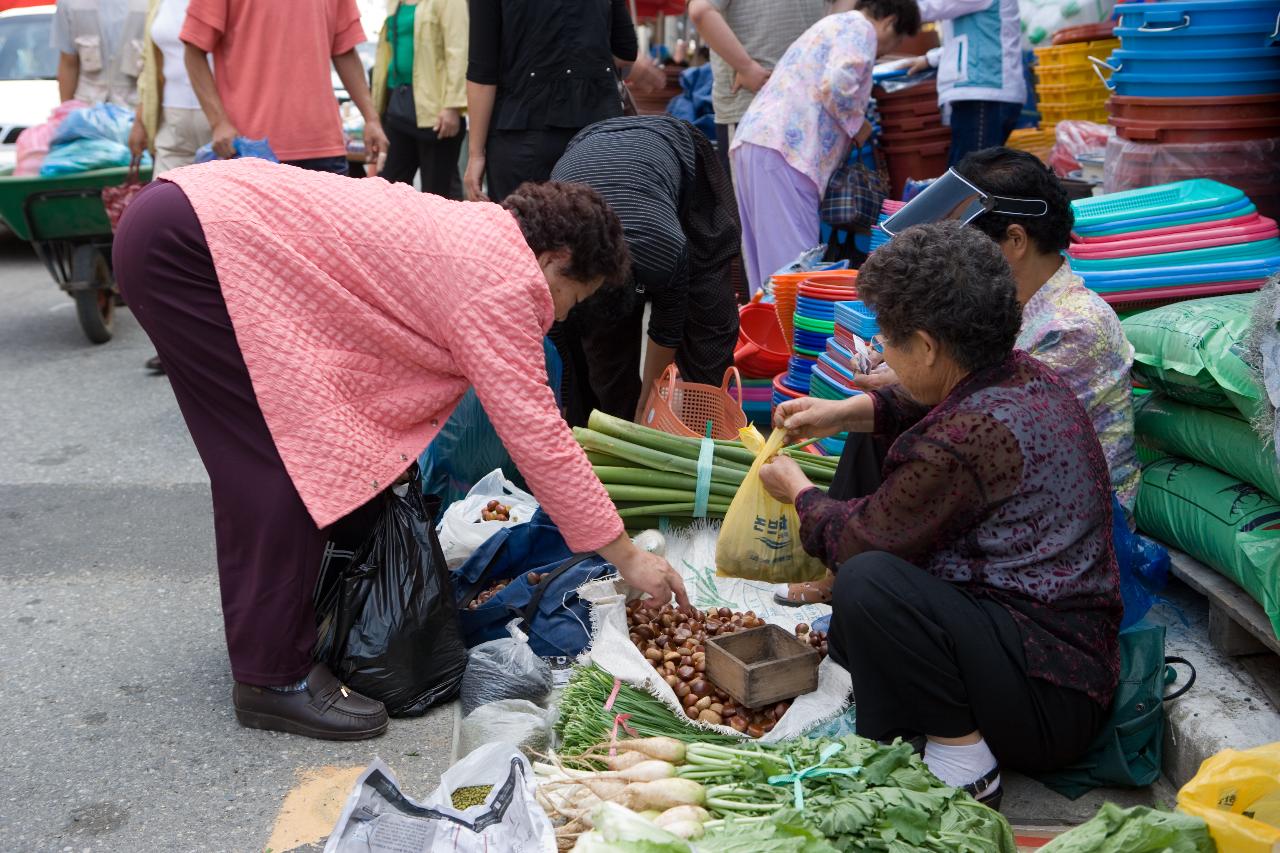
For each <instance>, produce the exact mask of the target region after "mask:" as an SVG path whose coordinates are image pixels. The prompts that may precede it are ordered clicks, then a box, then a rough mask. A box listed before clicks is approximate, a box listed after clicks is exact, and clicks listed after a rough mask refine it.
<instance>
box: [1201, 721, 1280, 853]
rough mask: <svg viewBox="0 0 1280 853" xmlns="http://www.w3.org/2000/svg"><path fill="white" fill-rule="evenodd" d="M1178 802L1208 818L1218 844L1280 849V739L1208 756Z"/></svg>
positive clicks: (1259, 851)
mask: <svg viewBox="0 0 1280 853" xmlns="http://www.w3.org/2000/svg"><path fill="white" fill-rule="evenodd" d="M1178 808H1180V809H1182V811H1184V812H1187V813H1188V814H1193V815H1196V816H1197V817H1200V818H1203V819H1204V822H1205V823H1207V824H1209V834H1210V835H1212V836H1213V840H1214V841H1216V842H1217V844H1218V849H1219V850H1230V851H1232V853H1271V851H1273V850H1280V742H1276V743H1268V744H1265V745H1263V746H1257V747H1254V748H1253V749H1244V750H1235V749H1224V750H1222V752H1219V753H1218V754H1217V755H1214V756H1212V757H1210V758H1208V759H1206V760H1205V762H1204V763H1203V764H1201V765H1200V770H1199V771H1198V772H1197V773H1196V775H1195V776H1194V777H1192V779H1191V781H1190V782H1188V783H1187V784H1185V785H1183V786H1182V790H1181V791H1179V792H1178Z"/></svg>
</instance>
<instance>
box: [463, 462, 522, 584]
mask: <svg viewBox="0 0 1280 853" xmlns="http://www.w3.org/2000/svg"><path fill="white" fill-rule="evenodd" d="M490 501H497V502H498V503H500V504H502V505H503V506H505V507H508V509H509V515H510V518H509V520H507V521H485V520H484V519H483V518H482V517H481V513H483V512H484V511H485V508H486V507H487V506H488V505H489V502H490ZM537 511H538V501H537V499H536V498H534V496H533V495H531V494H529V493H528V492H526V491H524V490H523V489H521V488H519V487H517V486H516V484H515V483H513V482H511V481H510V480H508V479H507V478H506V477H505V476H504V475H503V473H502V469H501V468H495V469H494V470H493V471H490V472H489V473H488V474H487V475H485V476H484V477H482V478H481V480H480V482H478V483H476V484H475V486H473V487H472V489H471V491H469V492H467V496H466V497H465V498H463V499H462V500H460V501H458V502H457V503H455V504H453V505H452V506H450V507H449V508H448V509H447V510H445V511H444V517H443V518H442V519H441V520H440V530H439V533H440V548H441V549H442V550H443V551H444V560H445V563H446V565H448V566H449V568H451V569H456V568H457V567H458V566H461V565H462V564H463V563H465V562H466V561H467V558H468V557H470V556H471V555H472V554H473V553H474V552H475V550H476V549H477V548H479V547H480V546H481V545H483V544H484V543H485V542H487V541H488V540H489V537H490V536H492V535H493V534H495V533H497V532H498V531H499V530H501V529H503V528H504V527H511V526H512V525H516V524H522V523H524V522H526V521H528V520H529V519H531V518H533V514H534V513H535V512H537Z"/></svg>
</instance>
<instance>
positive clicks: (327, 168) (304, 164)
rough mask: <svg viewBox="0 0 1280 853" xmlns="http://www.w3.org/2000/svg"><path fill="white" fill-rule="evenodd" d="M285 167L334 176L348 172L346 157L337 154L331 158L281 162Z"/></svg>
mask: <svg viewBox="0 0 1280 853" xmlns="http://www.w3.org/2000/svg"><path fill="white" fill-rule="evenodd" d="M281 162H283V163H284V164H285V165H286V166H297V167H298V168H299V169H308V170H310V171H312V172H332V173H333V174H335V175H345V174H347V171H348V164H347V158H346V155H343V154H337V155H334V156H333V157H312V158H310V159H308V160H283V161H281Z"/></svg>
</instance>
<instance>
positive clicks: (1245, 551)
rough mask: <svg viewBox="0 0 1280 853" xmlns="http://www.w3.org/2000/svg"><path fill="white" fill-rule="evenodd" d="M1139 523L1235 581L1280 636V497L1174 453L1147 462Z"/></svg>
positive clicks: (1139, 500) (1137, 510)
mask: <svg viewBox="0 0 1280 853" xmlns="http://www.w3.org/2000/svg"><path fill="white" fill-rule="evenodd" d="M1135 515H1136V516H1137V519H1138V527H1139V528H1141V529H1142V530H1143V531H1144V532H1146V533H1148V534H1150V535H1151V536H1154V537H1155V538H1156V539H1159V540H1160V541H1161V542H1164V543H1167V544H1169V545H1172V546H1173V547H1175V548H1180V549H1181V550H1183V551H1186V552H1187V553H1188V554H1190V555H1191V556H1193V557H1195V558H1196V559H1198V560H1200V561H1201V562H1203V563H1205V564H1206V565H1208V566H1209V567H1210V568H1212V569H1214V570H1215V571H1217V572H1218V573H1220V574H1222V575H1224V576H1225V577H1228V578H1230V579H1231V580H1233V581H1235V582H1236V584H1238V585H1239V586H1240V587H1241V588H1242V589H1243V590H1244V591H1245V592H1247V593H1249V595H1250V596H1251V597H1252V598H1253V599H1254V600H1255V601H1257V602H1258V603H1259V604H1260V605H1262V609H1263V610H1264V611H1265V612H1266V614H1267V617H1268V618H1269V619H1270V620H1271V627H1272V629H1273V630H1274V631H1275V632H1276V636H1280V501H1277V500H1275V499H1274V498H1272V497H1270V496H1268V495H1267V494H1266V493H1265V492H1263V491H1262V490H1261V489H1258V488H1257V487H1256V486H1251V485H1249V484H1248V483H1245V482H1242V481H1240V480H1237V479H1235V478H1234V477H1230V476H1228V475H1226V474H1223V473H1222V472H1221V471H1218V470H1215V469H1213V468H1210V467H1209V466H1207V465H1201V464H1200V463H1199V462H1192V461H1190V460H1187V459H1179V458H1177V457H1174V456H1166V457H1163V458H1161V459H1158V460H1156V461H1154V462H1151V463H1149V464H1147V465H1146V466H1144V467H1143V470H1142V488H1141V489H1140V490H1139V492H1138V504H1137V507H1136V510H1135Z"/></svg>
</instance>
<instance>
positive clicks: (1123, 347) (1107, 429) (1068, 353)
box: [1014, 261, 1142, 519]
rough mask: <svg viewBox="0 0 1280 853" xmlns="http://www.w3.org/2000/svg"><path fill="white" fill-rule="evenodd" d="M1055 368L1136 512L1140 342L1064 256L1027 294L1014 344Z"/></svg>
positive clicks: (1114, 483) (1116, 487)
mask: <svg viewBox="0 0 1280 853" xmlns="http://www.w3.org/2000/svg"><path fill="white" fill-rule="evenodd" d="M1014 346H1016V347H1017V348H1018V349H1020V350H1026V351H1027V352H1029V353H1031V354H1032V355H1034V356H1035V357H1036V358H1038V359H1039V360H1040V361H1042V362H1044V363H1045V364H1047V365H1049V366H1050V367H1052V368H1053V372H1054V373H1056V374H1058V378H1060V379H1062V380H1063V381H1064V382H1066V383H1067V385H1068V386H1069V387H1070V388H1071V390H1072V391H1074V392H1075V395H1076V399H1077V400H1079V401H1080V405H1082V406H1084V409H1085V411H1086V412H1088V413H1089V418H1090V420H1092V421H1093V428H1094V430H1095V431H1096V432H1097V433H1098V441H1100V442H1102V453H1103V455H1105V456H1106V457H1107V467H1108V468H1109V469H1110V471H1111V489H1112V491H1114V492H1115V493H1116V496H1117V497H1118V498H1119V499H1120V505H1121V506H1123V507H1124V509H1125V512H1126V513H1127V514H1128V515H1129V518H1130V519H1132V518H1133V505H1134V503H1135V502H1136V501H1137V500H1138V484H1139V483H1140V482H1141V480H1142V467H1141V466H1140V465H1139V464H1138V455H1137V453H1136V452H1135V451H1134V448H1133V382H1132V380H1131V379H1130V375H1129V374H1130V371H1131V370H1132V369H1133V346H1132V345H1131V344H1130V343H1129V339H1128V338H1126V337H1125V334H1124V328H1123V327H1121V325H1120V318H1119V317H1117V316H1116V312H1115V311H1113V310H1112V309H1111V306H1110V305H1108V304H1107V303H1106V302H1104V301H1103V300H1102V297H1101V296H1099V295H1098V294H1096V293H1094V292H1093V291H1092V290H1090V289H1089V288H1087V287H1085V285H1084V281H1083V280H1082V279H1081V278H1080V277H1079V276H1078V275H1076V274H1075V273H1073V272H1072V271H1071V267H1070V265H1068V264H1067V262H1066V261H1063V263H1062V266H1061V267H1059V268H1058V271H1057V272H1056V273H1054V274H1053V276H1052V277H1051V278H1050V279H1049V280H1048V281H1047V282H1045V283H1044V286H1043V287H1041V288H1040V289H1039V290H1038V291H1036V293H1035V295H1034V296H1032V297H1031V298H1030V299H1028V300H1027V304H1026V305H1025V306H1023V309H1022V331H1021V333H1020V334H1019V335H1018V341H1017V343H1016V344H1014Z"/></svg>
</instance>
